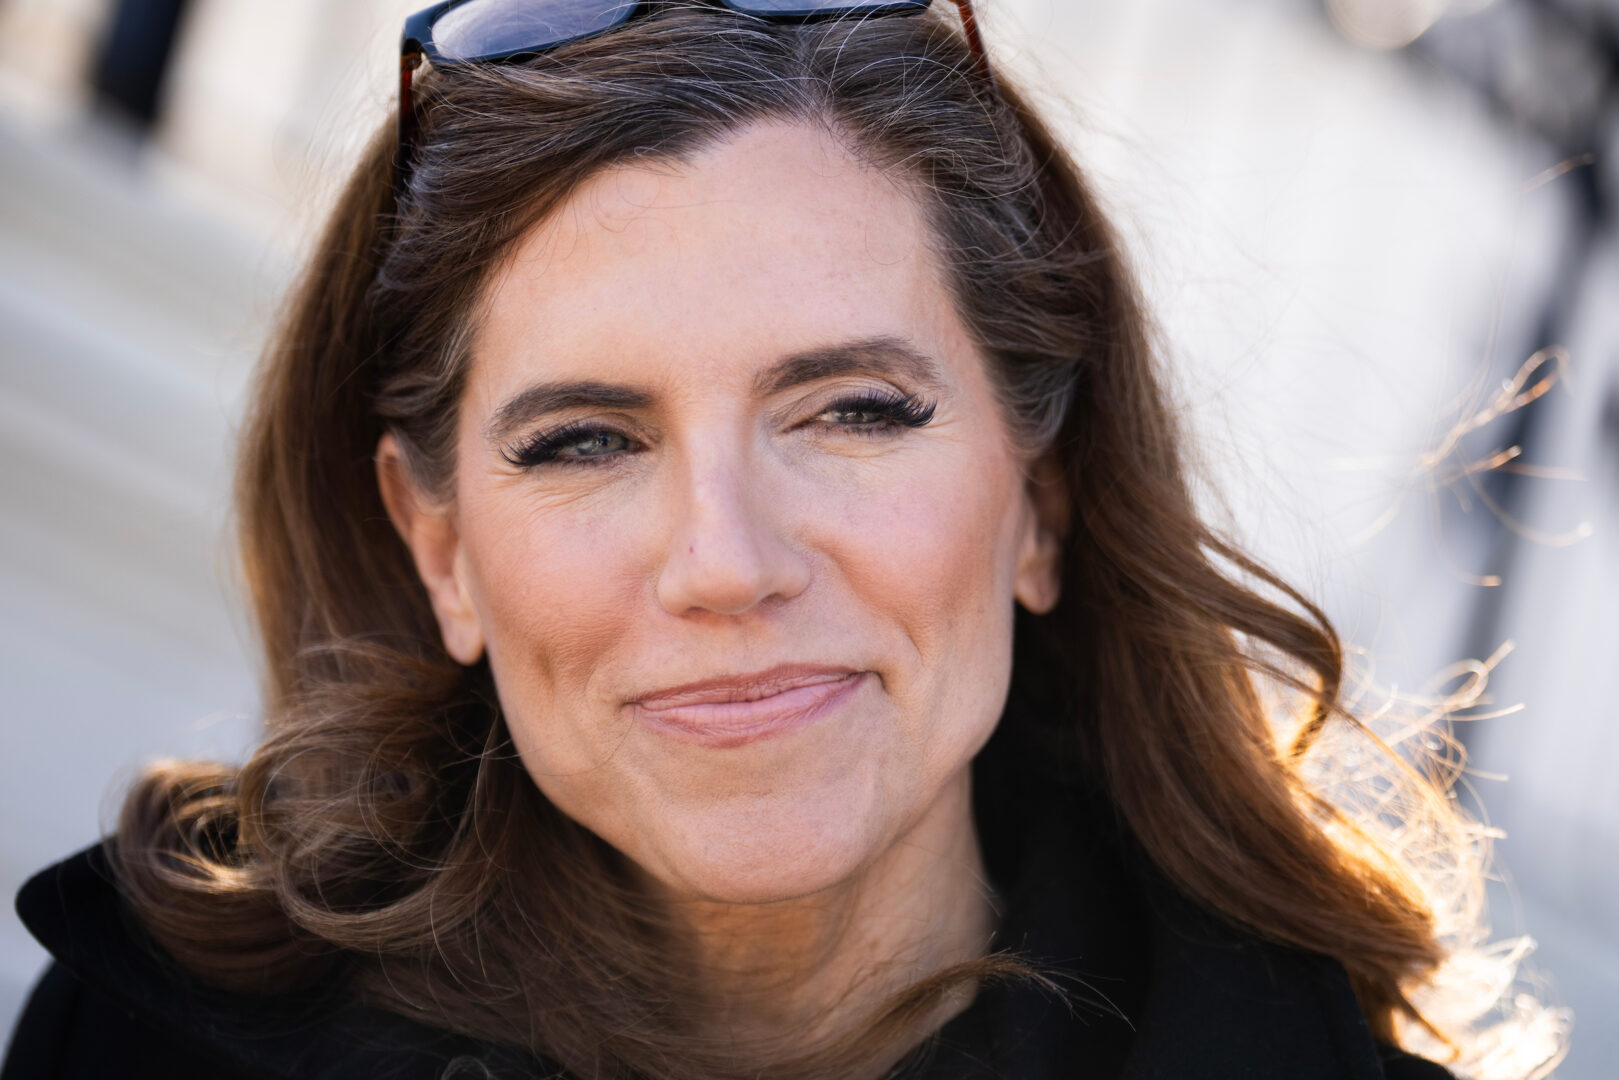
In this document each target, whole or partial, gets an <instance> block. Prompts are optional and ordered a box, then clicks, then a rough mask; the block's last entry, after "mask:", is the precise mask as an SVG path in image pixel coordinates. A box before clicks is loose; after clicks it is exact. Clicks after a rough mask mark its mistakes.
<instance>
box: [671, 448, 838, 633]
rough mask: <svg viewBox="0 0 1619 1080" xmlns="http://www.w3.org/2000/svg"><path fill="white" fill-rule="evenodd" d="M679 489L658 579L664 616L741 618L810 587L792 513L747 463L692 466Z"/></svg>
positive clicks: (712, 463) (808, 573) (806, 565)
mask: <svg viewBox="0 0 1619 1080" xmlns="http://www.w3.org/2000/svg"><path fill="white" fill-rule="evenodd" d="M680 487H681V491H680V493H679V496H678V498H677V499H676V500H675V513H674V517H675V526H674V529H673V530H672V532H671V534H670V537H669V550H668V556H667V558H666V560H665V562H664V565H663V569H662V572H661V573H660V574H659V577H658V601H659V603H661V604H662V605H663V607H664V609H665V610H666V611H668V612H670V613H671V614H674V615H686V614H690V613H691V612H693V611H711V612H715V613H717V614H721V615H740V614H741V613H743V612H745V611H747V610H749V609H750V608H752V607H754V606H755V605H756V604H760V603H762V602H764V601H766V600H770V599H773V598H774V599H791V598H792V597H794V596H797V595H798V594H799V593H801V592H803V591H804V589H805V588H806V587H807V586H808V585H809V579H810V567H809V563H808V561H807V560H806V559H805V557H804V555H803V554H802V552H801V551H799V550H798V549H797V548H796V547H795V546H794V545H793V544H792V543H791V540H790V537H788V536H787V535H786V533H785V530H784V525H785V521H786V518H787V514H786V513H785V511H786V509H787V508H786V507H785V506H783V505H782V503H781V501H780V499H779V498H772V493H771V492H770V491H768V490H766V484H765V481H764V479H763V478H762V477H760V476H758V475H757V474H756V473H755V472H753V471H750V469H749V468H748V466H747V465H746V463H742V462H738V461H728V462H708V463H706V464H699V465H695V466H693V467H690V468H688V469H687V470H686V475H685V476H684V477H683V478H682V480H681V482H680Z"/></svg>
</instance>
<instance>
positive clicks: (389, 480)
mask: <svg viewBox="0 0 1619 1080" xmlns="http://www.w3.org/2000/svg"><path fill="white" fill-rule="evenodd" d="M377 488H378V489H379V490H380V491H381V492H382V504H383V505H384V506H385V507H387V509H388V518H389V520H391V521H392V522H393V526H394V529H395V530H396V531H397V532H398V533H399V536H400V538H401V539H402V540H404V541H405V546H406V547H408V548H410V554H411V557H412V558H413V559H414V560H415V562H416V573H417V575H418V576H419V577H420V578H421V579H422V584H423V585H425V586H426V587H427V597H428V600H429V601H430V602H431V603H432V605H433V615H434V617H436V618H437V619H438V627H439V633H440V635H442V636H443V638H444V648H445V651H446V652H448V653H449V654H450V656H452V657H453V658H454V659H455V660H456V662H457V663H461V664H467V665H471V664H476V663H477V662H478V661H479V660H480V659H481V658H482V657H483V648H484V637H483V624H482V623H481V622H480V621H479V619H478V612H477V609H476V608H475V607H474V606H473V603H472V592H471V590H470V589H469V588H468V584H469V583H468V573H467V565H466V557H465V551H464V549H463V548H462V546H461V534H460V531H459V530H458V529H457V528H456V524H455V517H454V515H453V514H452V513H451V512H450V508H449V507H447V506H443V505H441V504H439V503H436V502H433V501H432V500H430V499H428V498H427V497H426V496H425V495H424V494H423V493H422V492H421V490H420V489H418V488H417V486H416V481H415V480H414V479H413V478H412V477H411V475H410V468H409V466H408V465H406V463H405V455H404V450H403V449H402V448H401V447H400V445H399V440H398V439H396V438H394V436H393V433H392V432H389V433H388V434H386V435H384V436H383V437H382V439H381V441H379V442H378V443H377Z"/></svg>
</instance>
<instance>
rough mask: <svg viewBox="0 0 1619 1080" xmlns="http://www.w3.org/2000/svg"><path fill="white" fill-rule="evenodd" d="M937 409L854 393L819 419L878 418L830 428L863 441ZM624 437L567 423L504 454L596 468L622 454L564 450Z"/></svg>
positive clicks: (916, 422) (918, 423) (922, 422)
mask: <svg viewBox="0 0 1619 1080" xmlns="http://www.w3.org/2000/svg"><path fill="white" fill-rule="evenodd" d="M937 409H938V405H937V404H935V403H929V402H924V401H922V400H921V399H920V398H918V397H917V396H916V395H915V394H907V395H904V396H899V395H895V394H883V393H878V392H875V391H867V392H863V393H857V394H851V395H850V396H848V397H843V398H839V399H838V400H837V401H834V402H833V403H832V404H830V405H828V406H827V407H826V408H824V409H822V410H821V411H820V412H819V413H817V414H816V415H817V416H825V415H827V414H828V413H832V414H840V413H841V414H844V415H848V414H851V413H866V414H870V415H872V416H874V417H876V418H877V419H876V422H868V423H858V424H847V423H846V424H839V423H835V422H834V423H831V424H829V425H828V426H830V427H834V428H839V429H841V430H844V431H847V432H849V433H851V434H855V435H858V436H860V437H862V438H874V437H876V436H879V435H885V434H893V433H894V432H895V431H896V429H899V428H919V427H924V426H926V425H927V424H928V423H930V422H931V421H932V420H933V414H934V412H935V411H936V410H937ZM593 436H594V437H597V438H600V437H602V436H606V437H609V438H615V437H616V438H621V439H624V440H625V441H626V442H627V441H629V436H627V435H624V434H623V433H622V432H620V431H617V430H615V429H613V428H610V427H604V426H602V425H600V424H597V423H593V422H591V421H588V420H586V421H579V422H577V423H572V424H564V425H563V426H562V427H559V428H553V429H552V430H550V431H542V432H539V433H537V434H535V435H534V436H532V437H531V438H529V439H526V440H524V441H523V442H521V443H519V444H518V445H517V446H515V447H512V448H511V449H509V450H506V451H505V452H504V456H505V458H506V460H507V461H508V462H510V463H511V464H512V465H514V466H516V467H518V468H524V469H529V468H535V467H537V466H540V465H549V464H556V463H562V464H567V465H573V466H584V467H594V466H597V465H602V464H606V463H608V462H610V461H613V460H614V459H616V458H617V457H619V456H620V455H619V454H617V453H609V454H601V455H589V456H585V457H578V458H564V457H563V456H562V451H563V450H566V449H568V448H569V447H570V446H575V445H578V444H579V443H581V442H583V441H584V440H586V439H588V438H591V437H593Z"/></svg>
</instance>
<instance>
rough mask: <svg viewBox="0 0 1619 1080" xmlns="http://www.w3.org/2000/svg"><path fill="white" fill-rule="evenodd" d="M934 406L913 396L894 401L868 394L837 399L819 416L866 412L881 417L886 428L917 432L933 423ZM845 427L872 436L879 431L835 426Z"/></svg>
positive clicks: (848, 425)
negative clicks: (906, 429)
mask: <svg viewBox="0 0 1619 1080" xmlns="http://www.w3.org/2000/svg"><path fill="white" fill-rule="evenodd" d="M938 408H939V406H938V403H937V402H924V401H922V399H920V398H918V397H917V396H916V395H915V394H907V395H906V396H904V397H894V396H892V395H889V394H879V393H873V392H868V393H864V394H856V395H854V396H853V397H846V398H840V399H838V400H837V401H834V402H833V403H832V404H831V405H829V406H827V408H826V409H824V410H822V411H823V412H869V413H874V414H876V415H877V416H880V417H882V419H883V420H884V421H886V422H887V423H889V424H896V425H898V426H900V427H908V428H919V427H923V426H925V425H926V424H928V423H929V422H930V421H932V419H933V414H934V413H935V412H936V411H938ZM836 426H842V427H847V428H849V429H850V430H852V431H863V432H866V433H875V432H876V431H880V430H882V429H881V428H880V427H877V426H875V425H864V424H845V425H836Z"/></svg>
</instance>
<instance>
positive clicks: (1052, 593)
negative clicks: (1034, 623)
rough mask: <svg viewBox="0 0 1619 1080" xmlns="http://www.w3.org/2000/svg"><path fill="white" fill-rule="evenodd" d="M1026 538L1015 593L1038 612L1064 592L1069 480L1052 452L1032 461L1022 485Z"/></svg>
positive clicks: (1023, 539) (1020, 550)
mask: <svg viewBox="0 0 1619 1080" xmlns="http://www.w3.org/2000/svg"><path fill="white" fill-rule="evenodd" d="M1023 512H1024V522H1023V537H1022V541H1021V544H1020V545H1019V549H1018V564H1017V577H1016V580H1015V583H1014V585H1013V590H1012V591H1013V595H1014V596H1016V597H1017V601H1018V603H1020V604H1022V605H1023V606H1024V607H1025V608H1027V609H1028V610H1029V611H1030V612H1032V613H1034V614H1036V615H1044V614H1046V613H1047V612H1049V611H1051V609H1052V608H1054V607H1056V606H1057V600H1058V599H1059V598H1060V596H1061V594H1062V547H1063V540H1064V539H1065V538H1066V537H1067V535H1068V528H1069V524H1070V522H1069V518H1070V516H1071V515H1070V507H1069V505H1068V483H1067V481H1066V480H1064V478H1063V472H1062V463H1061V462H1060V461H1058V460H1057V458H1056V456H1055V455H1053V454H1047V455H1045V456H1043V457H1041V458H1040V459H1039V460H1037V461H1035V462H1033V463H1032V464H1031V465H1030V466H1029V467H1028V469H1027V470H1026V471H1025V476H1024V484H1023Z"/></svg>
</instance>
